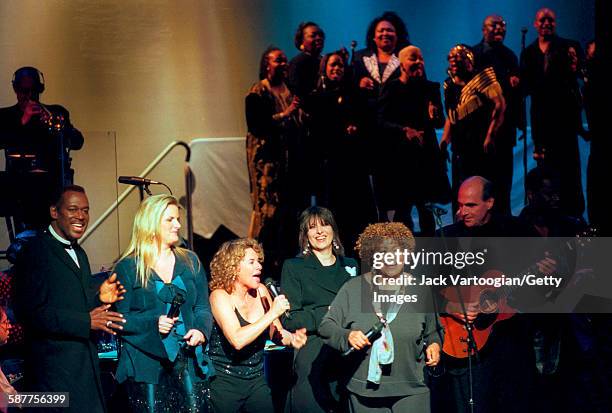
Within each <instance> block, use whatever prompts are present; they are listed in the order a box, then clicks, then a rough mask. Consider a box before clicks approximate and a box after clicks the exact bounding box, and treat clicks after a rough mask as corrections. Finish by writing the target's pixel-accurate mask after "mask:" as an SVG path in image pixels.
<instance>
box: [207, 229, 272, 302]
mask: <svg viewBox="0 0 612 413" xmlns="http://www.w3.org/2000/svg"><path fill="white" fill-rule="evenodd" d="M249 248H252V249H253V250H254V251H255V252H256V253H257V256H258V257H259V262H263V259H264V253H263V248H262V247H261V245H260V244H259V243H258V242H257V241H255V240H254V239H252V238H238V239H235V240H232V241H227V242H224V243H223V245H221V248H219V250H218V251H217V252H216V253H215V256H214V257H213V259H212V261H211V263H210V275H211V280H210V282H209V283H208V286H209V287H210V290H211V291H212V290H218V289H223V290H225V291H226V292H227V293H228V294H231V293H232V291H234V283H235V282H236V278H237V277H238V271H239V266H240V261H242V259H243V258H244V256H245V255H246V250H248V249H249Z"/></svg>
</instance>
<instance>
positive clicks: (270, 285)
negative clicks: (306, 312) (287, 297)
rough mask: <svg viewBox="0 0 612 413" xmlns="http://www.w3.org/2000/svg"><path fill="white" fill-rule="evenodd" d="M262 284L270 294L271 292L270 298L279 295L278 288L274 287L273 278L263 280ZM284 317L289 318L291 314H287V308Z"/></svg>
mask: <svg viewBox="0 0 612 413" xmlns="http://www.w3.org/2000/svg"><path fill="white" fill-rule="evenodd" d="M264 285H265V286H266V288H267V289H268V290H269V291H270V294H272V298H276V297H278V296H279V295H280V294H279V292H278V289H277V288H276V285H274V280H273V279H271V278H268V279H267V280H266V281H265V282H264ZM285 317H287V318H291V314H289V310H287V311H285Z"/></svg>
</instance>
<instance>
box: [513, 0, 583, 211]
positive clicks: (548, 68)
mask: <svg viewBox="0 0 612 413" xmlns="http://www.w3.org/2000/svg"><path fill="white" fill-rule="evenodd" d="M556 19H557V17H556V15H555V12H554V11H552V10H550V9H547V8H543V9H540V10H539V11H538V12H537V13H536V17H535V21H534V27H535V28H536V30H537V32H538V38H537V39H536V40H534V42H533V43H531V44H530V45H529V46H527V48H526V49H525V50H524V51H523V52H522V53H521V82H522V84H523V89H524V92H525V94H526V95H529V96H530V97H531V136H532V138H533V143H534V158H535V159H536V160H538V163H539V164H542V165H544V166H546V167H547V168H550V169H552V170H554V171H556V172H557V173H558V174H559V185H560V187H559V190H560V198H559V202H560V207H561V210H562V211H563V213H565V214H566V215H571V216H575V217H579V216H582V213H583V212H584V195H583V193H582V179H581V168H580V152H579V150H578V133H579V132H581V131H582V117H581V116H582V115H581V111H582V107H581V97H580V90H579V87H578V80H577V75H578V74H579V73H580V71H581V66H582V60H583V53H582V48H581V47H580V44H579V43H578V42H576V41H574V40H570V39H564V38H562V37H560V36H558V35H557V29H556V27H557V24H556Z"/></svg>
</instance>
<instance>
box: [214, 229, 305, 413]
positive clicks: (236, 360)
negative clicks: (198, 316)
mask: <svg viewBox="0 0 612 413" xmlns="http://www.w3.org/2000/svg"><path fill="white" fill-rule="evenodd" d="M261 261H263V249H262V247H261V245H259V244H258V243H257V241H255V240H253V239H250V238H242V239H237V240H233V241H228V242H226V243H224V244H223V245H222V246H221V248H220V249H219V251H217V253H216V254H215V256H214V258H213V260H212V262H211V264H210V268H211V274H212V280H211V281H210V289H211V290H212V292H211V294H210V303H211V307H212V312H213V315H214V318H215V323H214V325H213V330H212V334H211V339H210V350H209V354H210V358H211V360H212V362H213V365H214V366H215V371H216V376H215V377H214V378H213V379H212V381H211V384H210V395H211V402H212V407H213V410H214V411H215V412H219V413H224V412H238V411H241V412H258V413H263V412H271V411H273V410H274V409H273V406H272V396H271V393H270V388H269V387H268V385H267V384H266V381H265V378H264V375H263V374H264V372H263V362H264V358H263V356H264V354H263V352H264V346H265V344H266V340H267V339H268V338H272V339H273V340H275V341H277V342H279V343H281V344H283V345H285V346H289V345H290V346H292V347H293V348H296V349H299V348H301V347H302V346H303V345H304V344H305V343H306V329H304V328H301V329H298V330H297V331H296V332H295V333H293V334H292V333H290V332H289V331H287V330H285V329H283V326H282V325H281V323H280V321H279V317H280V316H281V315H283V314H284V313H285V311H287V310H289V301H288V300H287V298H286V297H285V296H284V295H279V296H278V297H276V298H275V299H274V300H273V299H272V297H271V296H270V293H269V292H268V289H267V288H266V287H265V286H263V285H262V284H261V268H262V267H261Z"/></svg>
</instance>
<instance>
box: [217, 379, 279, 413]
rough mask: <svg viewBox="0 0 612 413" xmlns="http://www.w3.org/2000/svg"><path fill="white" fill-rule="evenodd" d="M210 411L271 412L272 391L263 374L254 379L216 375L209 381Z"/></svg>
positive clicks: (272, 409) (218, 412) (223, 412)
mask: <svg viewBox="0 0 612 413" xmlns="http://www.w3.org/2000/svg"><path fill="white" fill-rule="evenodd" d="M210 401H211V406H212V411H213V412H215V413H225V412H245V413H246V412H252V413H264V412H273V411H274V407H273V405H272V393H271V391H270V387H268V384H267V383H266V379H265V377H264V376H263V374H262V375H261V376H259V377H256V378H254V379H242V378H238V377H233V376H227V375H217V376H215V377H213V378H212V379H211V381H210Z"/></svg>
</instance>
